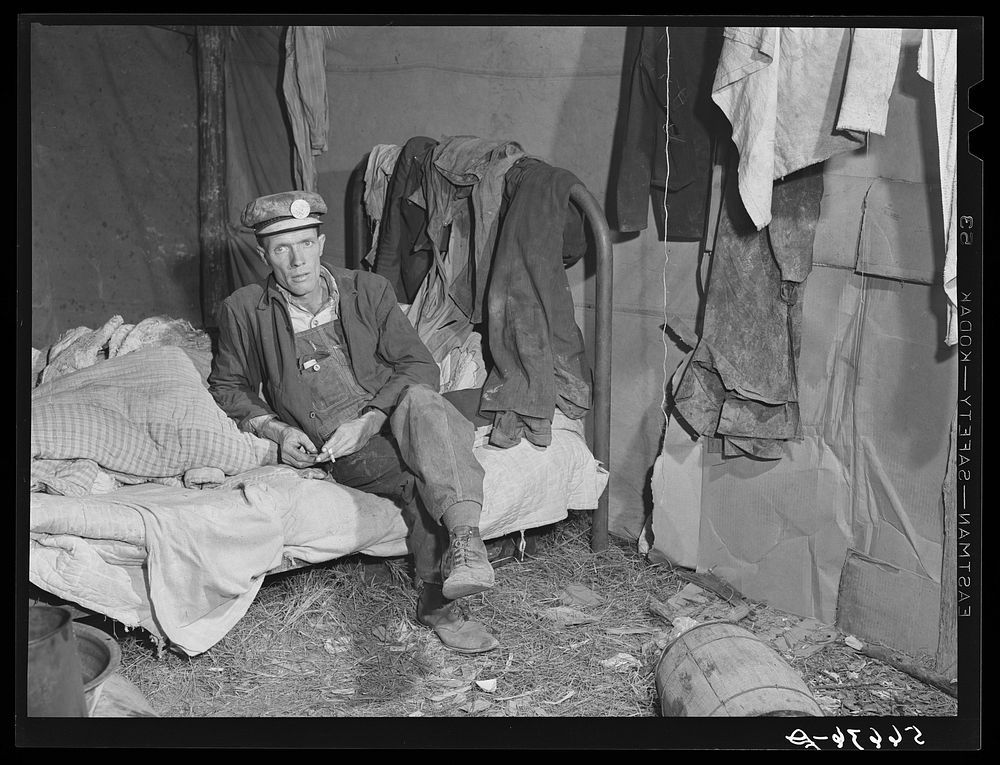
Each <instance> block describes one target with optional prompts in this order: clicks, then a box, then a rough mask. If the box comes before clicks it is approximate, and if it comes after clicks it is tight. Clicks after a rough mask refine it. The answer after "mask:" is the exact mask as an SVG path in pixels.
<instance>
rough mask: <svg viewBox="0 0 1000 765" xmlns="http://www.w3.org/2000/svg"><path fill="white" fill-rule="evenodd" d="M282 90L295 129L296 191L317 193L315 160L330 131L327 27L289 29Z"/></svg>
mask: <svg viewBox="0 0 1000 765" xmlns="http://www.w3.org/2000/svg"><path fill="white" fill-rule="evenodd" d="M282 90H283V91H284V95H285V106H286V108H287V110H288V119H289V122H291V125H292V142H293V145H294V149H295V180H296V187H297V188H300V189H304V190H305V191H316V163H315V162H314V160H313V156H314V155H317V154H322V153H323V152H324V151H326V149H327V141H326V135H327V131H328V129H329V116H328V106H327V95H326V31H325V29H324V27H298V26H291V27H288V31H287V32H286V34H285V74H284V80H283V82H282Z"/></svg>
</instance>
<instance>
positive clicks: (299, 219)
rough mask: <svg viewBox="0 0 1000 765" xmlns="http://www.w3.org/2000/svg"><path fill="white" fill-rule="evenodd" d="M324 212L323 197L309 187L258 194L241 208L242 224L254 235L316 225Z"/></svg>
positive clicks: (320, 220) (264, 234) (324, 203)
mask: <svg viewBox="0 0 1000 765" xmlns="http://www.w3.org/2000/svg"><path fill="white" fill-rule="evenodd" d="M325 213H326V202H324V201H323V197H321V196H320V195H319V194H316V193H315V192H312V191H282V192H281V193H280V194H269V195H268V196H264V197H259V198H257V199H255V200H254V201H253V202H251V203H250V204H248V205H247V206H246V209H245V210H244V211H243V217H242V219H241V220H242V222H243V225H244V226H247V227H248V228H251V229H253V231H254V233H255V234H257V236H267V235H268V234H277V233H280V232H283V231H297V230H298V229H300V228H309V227H311V226H318V225H320V224H321V223H322V222H323V221H322V219H321V218H322V216H323V215H324V214H325Z"/></svg>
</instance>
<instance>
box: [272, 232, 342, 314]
mask: <svg viewBox="0 0 1000 765" xmlns="http://www.w3.org/2000/svg"><path fill="white" fill-rule="evenodd" d="M325 241H326V236H325V235H323V234H320V233H319V230H318V229H315V228H303V229H299V230H298V231H289V232H288V233H278V234H271V235H270V236H268V237H267V238H266V239H264V244H263V246H258V247H257V251H258V252H259V253H260V254H261V256H262V257H263V258H264V260H265V261H266V262H267V264H268V265H269V266H271V270H272V271H273V272H274V278H275V280H277V282H278V284H280V285H281V286H282V287H284V288H285V289H286V290H288V291H289V292H291V293H292V294H293V295H295V296H296V297H300V298H308V297H313V296H315V295H316V293H319V292H321V291H322V289H323V288H322V286H321V284H320V276H319V258H320V255H322V254H323V243H324V242H325Z"/></svg>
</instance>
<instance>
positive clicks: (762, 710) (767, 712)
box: [656, 622, 823, 717]
mask: <svg viewBox="0 0 1000 765" xmlns="http://www.w3.org/2000/svg"><path fill="white" fill-rule="evenodd" d="M656 689H657V691H658V692H659V695H660V711H661V713H662V714H663V716H664V717H822V716H823V710H822V709H820V706H819V704H817V703H816V700H815V699H814V698H813V697H812V694H811V693H810V692H809V688H808V687H807V686H806V684H805V682H804V681H803V680H802V678H801V677H800V676H799V675H798V673H796V672H795V670H793V669H792V668H791V667H790V666H789V665H788V664H787V663H786V662H785V661H784V660H783V659H782V658H781V656H780V655H779V654H778V652H777V651H775V650H774V649H773V648H771V647H770V646H769V645H767V644H766V643H765V642H764V641H762V640H760V639H759V638H758V637H757V636H756V635H754V634H753V633H752V632H748V631H747V630H745V629H743V628H742V627H737V626H736V625H735V624H731V623H729V622H705V623H704V624H699V625H698V626H697V627H692V628H691V629H690V630H688V631H687V632H685V633H683V634H682V635H680V636H679V637H678V638H677V639H676V640H674V641H673V642H672V643H670V645H668V646H667V647H666V648H665V649H663V654H662V655H661V656H660V660H659V661H658V662H657V664H656Z"/></svg>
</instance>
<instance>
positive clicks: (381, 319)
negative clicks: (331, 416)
mask: <svg viewBox="0 0 1000 765" xmlns="http://www.w3.org/2000/svg"><path fill="white" fill-rule="evenodd" d="M323 265H324V266H326V268H327V269H328V270H329V271H330V273H331V274H332V275H333V278H334V280H335V281H336V283H337V289H338V290H339V291H340V306H339V314H340V321H341V326H342V327H343V331H344V337H345V340H346V344H347V350H348V355H349V357H350V361H351V367H352V369H353V370H354V375H355V377H356V378H357V381H358V383H359V384H360V385H361V387H362V388H364V389H365V390H367V391H368V392H369V393H370V394H371V395H372V400H371V402H370V405H371V406H374V407H376V408H378V409H381V410H383V411H384V412H386V413H391V412H392V410H393V409H394V408H395V406H396V403H397V401H398V399H399V397H400V395H401V394H402V392H403V391H404V390H405V389H406V388H407V387H408V386H410V385H416V384H423V385H429V386H430V387H431V388H433V389H434V390H438V386H439V382H440V369H439V367H438V365H437V364H436V363H435V362H434V359H433V358H432V357H431V354H430V352H429V351H428V350H427V348H426V347H425V346H424V344H423V343H422V342H421V341H420V338H419V337H418V336H417V333H416V330H414V328H413V326H412V325H411V324H410V322H409V320H408V319H407V318H406V316H404V315H403V312H402V311H401V310H400V309H399V305H398V303H397V302H396V296H395V294H394V293H393V290H392V287H391V286H390V285H389V282H388V281H386V280H385V279H384V278H383V277H381V276H378V275H377V274H371V273H366V272H364V271H352V270H348V269H345V268H338V267H336V266H332V265H330V264H328V263H324V264H323ZM218 323H219V344H218V349H217V350H216V352H215V354H214V355H213V358H212V371H211V374H210V375H209V377H208V384H209V390H210V391H211V393H212V396H213V397H214V398H215V401H216V403H217V404H218V405H219V406H220V407H221V408H222V410H223V411H225V412H226V414H228V415H229V416H230V417H232V418H233V419H234V420H235V421H236V423H237V424H238V425H239V426H240V427H241V428H243V429H245V428H246V424H247V421H248V420H249V419H251V418H253V417H257V416H258V415H262V414H276V415H278V418H279V419H280V420H281V421H282V422H286V423H288V424H290V425H295V426H297V427H299V428H300V429H301V430H302V431H303V432H305V433H306V434H307V435H308V436H309V437H310V438H312V440H313V442H314V443H315V444H316V447H317V448H320V447H321V446H322V443H323V442H322V440H320V439H321V434H320V433H319V432H318V429H317V428H318V426H319V421H318V420H316V419H314V418H310V416H309V413H310V412H311V411H312V410H313V402H312V400H311V396H310V395H309V390H308V386H306V385H299V384H297V382H298V378H299V376H300V375H302V374H303V370H302V365H301V363H300V362H301V360H300V359H299V357H298V354H297V353H296V350H295V333H294V331H293V330H292V325H291V320H290V319H289V318H288V308H287V305H286V303H285V298H284V296H283V295H282V294H281V292H280V290H279V289H278V285H277V283H276V282H275V280H274V277H273V276H269V277H268V278H267V280H266V281H264V282H261V283H258V284H250V285H247V286H246V287H241V288H240V289H238V290H236V292H234V293H233V294H232V295H230V296H229V297H228V298H226V299H225V300H224V301H223V302H222V304H221V306H220V309H219V313H218ZM261 389H262V390H263V398H262V397H261V396H260V395H258V390H261Z"/></svg>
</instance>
